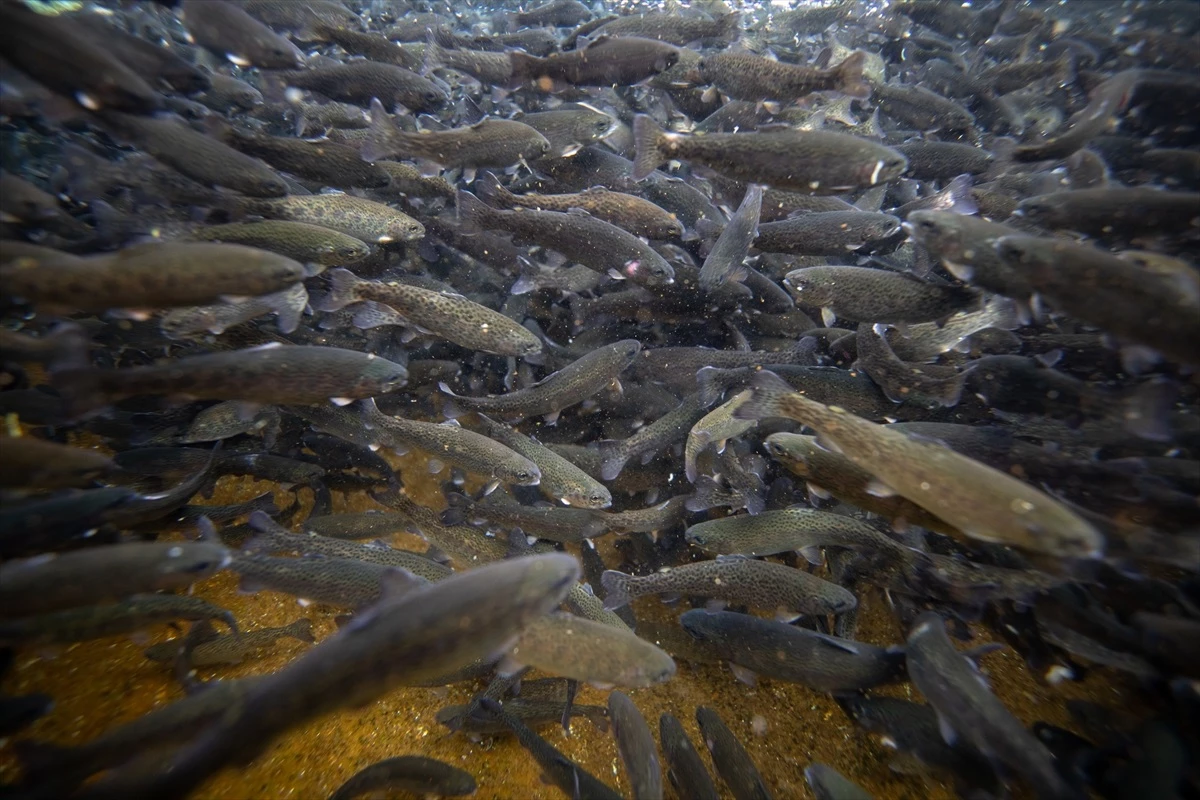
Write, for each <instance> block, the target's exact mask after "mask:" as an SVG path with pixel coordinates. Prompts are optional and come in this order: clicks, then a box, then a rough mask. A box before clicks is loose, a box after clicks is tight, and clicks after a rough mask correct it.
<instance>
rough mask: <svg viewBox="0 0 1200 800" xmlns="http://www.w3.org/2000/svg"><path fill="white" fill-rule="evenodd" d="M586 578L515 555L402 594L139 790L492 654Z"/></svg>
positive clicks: (573, 568)
mask: <svg viewBox="0 0 1200 800" xmlns="http://www.w3.org/2000/svg"><path fill="white" fill-rule="evenodd" d="M578 578H579V565H578V564H577V563H576V561H575V559H574V558H572V557H571V556H568V555H564V554H550V555H543V556H530V557H526V558H517V559H511V560H508V561H505V562H502V563H500V564H492V565H488V566H485V567H480V568H478V569H473V570H470V571H469V572H464V573H461V574H457V575H454V576H452V577H450V578H447V579H446V580H444V581H440V582H438V583H433V584H429V585H427V586H425V587H422V588H420V589H416V590H412V591H407V592H404V593H403V594H399V595H396V594H392V593H389V595H388V596H387V597H385V598H384V599H383V600H382V601H381V602H380V603H379V604H378V605H376V606H375V607H374V608H373V609H370V610H368V611H367V612H365V613H364V614H362V615H359V616H358V617H357V618H356V619H355V620H354V622H353V623H352V624H350V625H348V626H346V627H344V628H342V629H341V630H340V631H338V632H337V633H336V634H334V635H333V636H331V637H329V638H328V639H325V640H323V641H322V642H321V643H320V644H319V645H317V646H315V647H313V648H312V649H310V650H308V651H307V652H305V653H304V654H303V655H301V656H300V657H299V658H298V659H296V660H295V661H293V662H291V663H290V664H288V665H287V666H286V667H284V668H283V669H281V670H280V671H278V672H275V673H273V674H271V675H270V676H268V677H265V678H263V679H262V681H261V682H259V683H256V684H255V686H254V687H253V688H252V689H251V691H250V692H248V693H247V695H246V697H245V699H244V702H243V703H241V705H240V706H239V707H238V711H237V712H236V713H231V714H227V715H226V716H225V717H224V718H223V719H222V721H221V723H220V724H219V725H216V726H214V727H213V728H210V729H209V730H207V731H206V732H205V733H203V734H201V735H200V736H199V737H198V738H196V739H195V740H193V741H192V742H191V743H190V744H189V745H188V746H186V747H185V748H184V749H183V750H182V751H180V752H179V754H178V755H177V756H176V757H175V758H174V759H173V763H172V765H171V769H170V770H169V771H163V772H158V773H155V774H152V775H150V776H148V777H141V778H139V779H137V783H136V785H135V787H134V792H133V794H134V796H139V797H182V796H184V795H186V794H187V793H188V792H190V791H191V790H192V789H194V788H195V787H196V786H198V785H199V784H200V783H202V782H203V781H204V780H205V779H206V778H207V777H208V776H209V775H211V774H213V773H214V772H216V771H217V770H219V769H220V768H221V767H223V766H225V765H228V764H232V763H234V762H239V763H248V762H249V761H251V760H253V759H254V758H256V757H257V756H258V755H259V754H261V753H262V752H263V750H265V749H266V748H267V747H268V746H269V745H270V743H271V742H272V741H273V740H274V739H275V738H276V737H278V736H279V735H281V734H283V733H284V732H286V731H288V730H290V729H291V728H293V727H295V726H297V725H300V724H302V723H304V722H305V721H307V720H310V719H314V718H316V717H318V716H320V715H323V714H326V713H329V712H331V711H335V710H337V709H340V708H344V707H362V706H364V705H366V704H367V703H368V702H370V701H371V700H374V699H375V698H377V697H379V696H380V695H382V694H383V693H385V692H386V691H388V690H389V689H392V688H394V687H395V686H397V685H400V684H401V683H407V684H410V685H411V684H414V683H418V682H419V681H421V680H424V679H428V678H430V677H434V676H438V675H445V674H447V673H450V672H453V671H455V670H457V669H459V668H461V667H463V666H465V665H468V664H470V663H472V662H474V661H476V660H477V659H481V658H484V657H487V656H491V655H493V654H494V653H495V652H496V651H497V650H498V649H499V648H500V647H501V646H502V645H503V644H504V643H505V642H507V641H509V640H511V639H512V637H513V636H515V635H516V634H518V633H520V631H521V630H523V629H524V628H525V627H526V626H527V625H529V624H530V623H531V622H533V621H534V620H536V619H538V618H540V617H541V616H542V615H544V614H546V613H547V612H548V611H550V609H552V608H554V607H555V606H556V605H558V603H559V602H560V601H561V600H562V598H563V596H564V595H565V594H566V592H567V590H568V588H569V587H570V585H571V584H572V583H573V582H575V581H576V580H578Z"/></svg>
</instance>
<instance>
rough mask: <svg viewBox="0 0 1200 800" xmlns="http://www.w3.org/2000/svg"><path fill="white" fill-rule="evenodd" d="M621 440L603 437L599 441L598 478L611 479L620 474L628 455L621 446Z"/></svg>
mask: <svg viewBox="0 0 1200 800" xmlns="http://www.w3.org/2000/svg"><path fill="white" fill-rule="evenodd" d="M622 444H623V442H621V441H619V440H616V439H605V440H604V441H602V442H600V480H603V481H611V480H616V477H617V476H618V475H620V474H621V470H622V469H624V468H625V462H626V461H628V460H629V456H628V455H626V454H625V450H624V448H623V447H622V446H621V445H622Z"/></svg>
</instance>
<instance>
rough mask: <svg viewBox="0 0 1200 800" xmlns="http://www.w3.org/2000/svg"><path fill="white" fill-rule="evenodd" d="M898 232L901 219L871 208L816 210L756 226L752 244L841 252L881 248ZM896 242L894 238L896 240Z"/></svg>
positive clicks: (831, 253)
mask: <svg viewBox="0 0 1200 800" xmlns="http://www.w3.org/2000/svg"><path fill="white" fill-rule="evenodd" d="M898 233H900V220H899V218H897V217H894V216H892V215H891V214H880V213H876V212H871V211H816V212H813V213H810V214H800V215H798V216H795V217H792V218H790V219H785V220H779V221H777V222H764V223H763V224H762V225H760V226H759V228H758V238H757V239H755V240H754V246H755V247H756V248H757V249H759V250H763V251H765V252H768V253H790V254H792V255H802V256H844V255H846V254H847V253H850V252H855V251H863V252H868V251H870V252H877V251H878V252H881V251H883V250H884V249H885V248H884V247H883V243H884V242H885V241H886V240H888V239H892V238H893V237H895V236H896V235H897V234H898ZM898 243H899V242H897V244H898Z"/></svg>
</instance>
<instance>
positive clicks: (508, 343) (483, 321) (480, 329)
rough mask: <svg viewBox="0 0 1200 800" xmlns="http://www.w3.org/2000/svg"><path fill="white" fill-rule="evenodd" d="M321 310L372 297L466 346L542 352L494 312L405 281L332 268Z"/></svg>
mask: <svg viewBox="0 0 1200 800" xmlns="http://www.w3.org/2000/svg"><path fill="white" fill-rule="evenodd" d="M329 277H330V291H329V294H328V295H327V296H326V298H325V299H324V300H323V301H322V302H321V304H320V307H321V310H322V311H336V310H337V309H339V308H343V307H344V306H347V305H349V304H350V303H354V302H357V301H361V300H374V301H375V302H377V303H383V304H384V305H386V306H388V307H390V308H392V309H394V310H395V311H396V312H397V313H399V314H400V315H401V316H402V317H403V318H404V319H405V320H406V321H407V322H408V323H409V324H411V325H413V326H415V327H417V328H420V329H422V330H426V331H429V332H430V333H434V334H436V335H438V336H441V337H442V338H445V339H448V340H450V341H451V342H454V343H455V344H458V345H461V346H463V347H466V348H468V349H471V350H480V351H483V352H485V353H496V354H497V355H502V356H531V355H534V354H536V353H540V352H542V341H541V339H539V338H538V337H537V336H534V335H533V334H532V333H531V332H530V331H528V330H527V329H525V328H524V327H522V326H521V325H520V324H518V323H517V322H515V321H514V320H512V319H511V318H510V317H506V316H504V315H503V314H501V313H500V312H499V311H493V310H492V309H490V308H488V307H487V306H483V305H480V304H479V303H476V302H473V301H471V300H468V299H467V298H465V297H463V296H461V295H456V294H448V293H446V292H436V291H432V290H429V289H422V288H421V287H419V286H411V285H409V284H406V283H399V282H390V283H381V282H379V281H367V280H362V279H361V278H358V277H356V276H355V275H354V273H352V272H350V271H349V270H345V269H337V270H333V271H332V272H331V273H330V275H329Z"/></svg>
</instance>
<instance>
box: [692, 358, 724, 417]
mask: <svg viewBox="0 0 1200 800" xmlns="http://www.w3.org/2000/svg"><path fill="white" fill-rule="evenodd" d="M726 374H727V373H726V371H725V370H721V369H718V368H717V367H701V368H700V369H699V370H698V371H697V372H696V391H697V392H698V394H699V399H700V402H701V403H703V404H704V407H705V408H708V407H709V406H711V405H713V404H714V403H716V402H718V401H719V400H720V399H721V398H722V397H724V396H725V391H726V390H727V389H728V388H729V387H728V386H727V385H726V383H725V380H724V378H725V376H726Z"/></svg>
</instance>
